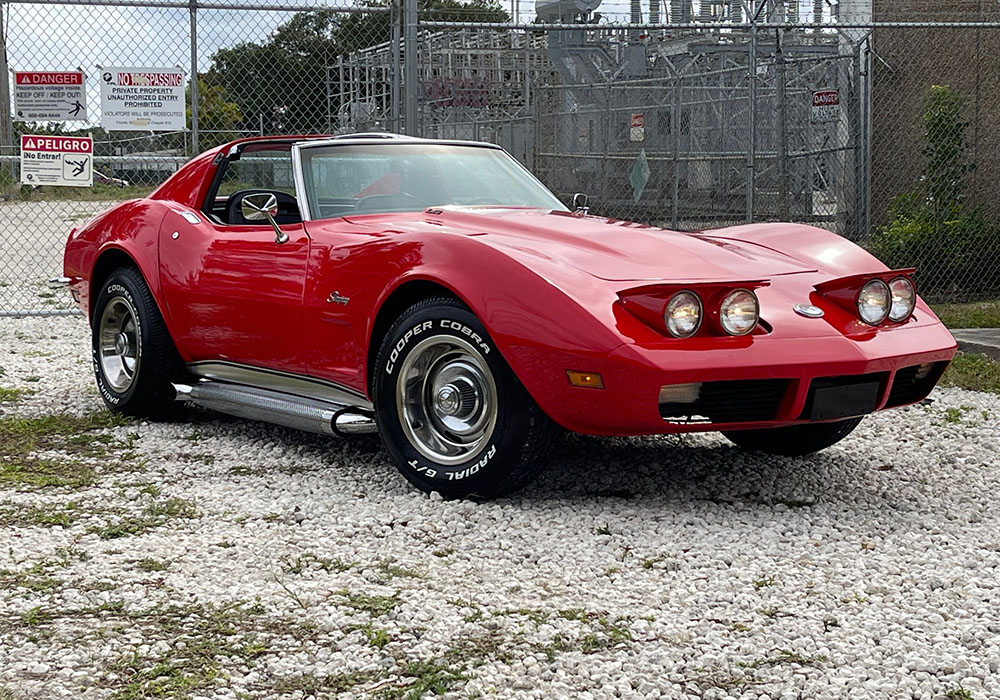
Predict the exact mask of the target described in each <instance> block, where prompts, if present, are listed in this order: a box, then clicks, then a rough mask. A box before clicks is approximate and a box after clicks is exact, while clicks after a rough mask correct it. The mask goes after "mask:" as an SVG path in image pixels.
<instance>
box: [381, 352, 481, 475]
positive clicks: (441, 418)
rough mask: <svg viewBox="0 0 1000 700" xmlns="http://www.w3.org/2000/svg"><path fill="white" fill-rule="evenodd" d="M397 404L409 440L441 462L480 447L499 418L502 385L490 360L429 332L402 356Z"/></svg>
mask: <svg viewBox="0 0 1000 700" xmlns="http://www.w3.org/2000/svg"><path fill="white" fill-rule="evenodd" d="M396 409H397V412H398V413H399V422H400V425H401V426H402V428H403V432H404V433H405V434H406V437H407V439H408V440H409V442H410V444H411V445H413V447H414V448H416V450H417V451H418V452H419V453H420V454H422V455H423V456H424V457H427V458H428V459H430V460H433V461H434V462H436V463H438V464H459V463H461V462H465V461H466V460H468V459H469V458H470V457H472V456H473V455H475V454H476V453H477V452H479V450H480V449H482V447H483V446H484V445H485V444H486V442H487V441H488V440H489V439H490V438H491V437H492V435H493V429H494V427H495V426H496V421H497V390H496V384H495V382H494V381H493V375H492V374H491V373H490V370H489V367H488V366H487V365H486V361H485V360H484V359H483V357H482V355H480V354H479V351H478V350H476V349H475V348H474V347H473V346H472V345H470V344H469V343H467V342H465V341H464V340H461V339H460V338H453V337H451V336H435V337H432V338H426V339H424V340H422V341H420V342H419V343H417V345H416V347H414V348H413V351H412V352H411V353H410V354H409V355H408V356H407V357H406V359H405V360H404V361H403V364H402V366H401V367H400V370H399V375H398V377H397V380H396Z"/></svg>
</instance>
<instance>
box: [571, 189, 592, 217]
mask: <svg viewBox="0 0 1000 700" xmlns="http://www.w3.org/2000/svg"><path fill="white" fill-rule="evenodd" d="M588 209H589V207H588V206H587V195H585V194H584V193H583V192H577V193H576V194H574V195H573V210H574V211H575V212H576V213H577V214H584V215H586V214H587V211H588Z"/></svg>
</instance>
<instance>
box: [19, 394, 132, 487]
mask: <svg viewBox="0 0 1000 700" xmlns="http://www.w3.org/2000/svg"><path fill="white" fill-rule="evenodd" d="M125 423H126V421H125V420H124V419H122V418H120V417H118V416H115V415H113V414H111V413H108V412H106V411H103V412H99V413H92V414H90V415H87V416H72V415H68V414H57V415H52V416H44V417H42V418H3V419H0V487H2V486H11V487H14V488H22V489H24V488H27V489H41V488H48V487H58V486H65V487H70V488H81V487H84V486H89V485H90V484H92V483H94V479H95V473H94V469H93V468H92V467H91V466H89V465H87V464H85V463H83V462H81V461H80V458H87V457H100V456H105V455H107V453H108V448H109V446H110V445H111V443H112V442H113V440H114V439H113V438H112V437H111V436H110V435H107V434H105V433H103V432H100V431H103V430H104V429H106V428H111V427H115V426H118V425H124V424H125ZM53 450H54V451H59V452H62V453H64V454H65V457H60V458H55V459H54V458H50V457H38V456H36V453H38V452H42V451H53Z"/></svg>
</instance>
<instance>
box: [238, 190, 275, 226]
mask: <svg viewBox="0 0 1000 700" xmlns="http://www.w3.org/2000/svg"><path fill="white" fill-rule="evenodd" d="M240 209H242V213H243V218H244V219H245V220H246V221H268V220H270V219H273V218H274V217H275V216H277V215H278V198H277V197H275V196H274V195H273V194H268V193H266V192H262V193H259V194H248V195H247V196H246V197H244V198H243V199H242V200H241V201H240Z"/></svg>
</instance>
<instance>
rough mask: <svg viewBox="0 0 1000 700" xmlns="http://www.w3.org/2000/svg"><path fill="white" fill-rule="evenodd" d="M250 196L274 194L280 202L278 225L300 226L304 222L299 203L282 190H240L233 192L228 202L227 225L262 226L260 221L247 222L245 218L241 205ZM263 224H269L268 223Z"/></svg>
mask: <svg viewBox="0 0 1000 700" xmlns="http://www.w3.org/2000/svg"><path fill="white" fill-rule="evenodd" d="M250 194H273V195H274V196H275V198H276V199H277V200H278V215H277V216H275V217H274V222H275V223H276V224H279V225H281V224H298V223H301V222H302V215H301V214H300V213H299V203H298V201H297V200H296V199H295V197H293V196H292V195H290V194H288V193H287V192H282V191H281V190H266V189H262V188H254V189H250V190H240V191H239V192H233V193H232V194H231V195H229V198H228V199H227V200H226V208H225V215H226V223H227V224H260V223H262V222H260V221H247V220H246V219H244V218H243V211H242V209H241V207H240V203H241V202H242V201H243V198H244V197H246V196H247V195H250ZM263 223H265V224H266V223H267V222H266V221H265V222H263Z"/></svg>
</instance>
